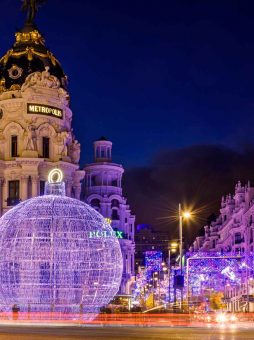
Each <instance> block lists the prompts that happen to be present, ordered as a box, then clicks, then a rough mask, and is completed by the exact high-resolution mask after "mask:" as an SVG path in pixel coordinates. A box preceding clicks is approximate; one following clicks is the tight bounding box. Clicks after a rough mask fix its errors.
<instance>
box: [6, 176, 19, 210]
mask: <svg viewBox="0 0 254 340" xmlns="http://www.w3.org/2000/svg"><path fill="white" fill-rule="evenodd" d="M8 189H9V190H8V191H9V195H8V198H7V205H8V206H14V205H16V204H18V203H19V181H9V188H8Z"/></svg>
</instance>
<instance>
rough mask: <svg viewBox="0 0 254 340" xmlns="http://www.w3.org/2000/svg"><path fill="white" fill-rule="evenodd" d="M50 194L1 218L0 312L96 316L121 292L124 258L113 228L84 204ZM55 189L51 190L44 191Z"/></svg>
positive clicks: (55, 188) (57, 188) (58, 186)
mask: <svg viewBox="0 0 254 340" xmlns="http://www.w3.org/2000/svg"><path fill="white" fill-rule="evenodd" d="M61 185H63V183H60V184H59V183H57V184H49V183H47V189H46V192H48V189H50V192H51V193H53V194H50V195H45V196H41V197H35V198H32V199H29V200H26V201H24V202H22V203H20V204H19V205H17V206H16V207H14V208H13V209H11V210H10V211H8V212H7V213H6V214H5V215H3V216H2V218H1V219H0V249H1V252H0V309H1V310H7V311H10V310H11V309H12V307H13V306H14V305H17V306H18V307H19V308H20V310H21V311H40V312H41V311H55V312H65V313H82V312H83V313H88V312H97V311H98V309H99V308H100V307H101V306H103V305H105V304H107V303H109V301H110V300H111V299H112V298H113V297H114V295H115V294H116V293H117V291H118V289H119V285H120V282H121V276H122V255H121V249H120V246H119V242H118V240H117V238H116V236H115V234H114V232H113V229H112V228H111V226H110V225H109V224H108V223H106V221H105V219H104V218H103V217H102V216H101V215H100V214H99V213H98V212H97V211H95V210H94V209H93V208H91V207H90V206H88V205H87V204H85V203H83V202H81V201H79V200H76V199H72V198H69V197H66V196H60V195H56V194H58V193H59V192H60V193H61V192H62V191H63V189H62V186H61ZM48 186H53V187H48Z"/></svg>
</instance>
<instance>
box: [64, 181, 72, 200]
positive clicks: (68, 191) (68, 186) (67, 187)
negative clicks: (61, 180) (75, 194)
mask: <svg viewBox="0 0 254 340" xmlns="http://www.w3.org/2000/svg"><path fill="white" fill-rule="evenodd" d="M71 188H72V183H71V181H70V180H67V181H66V182H65V190H66V196H68V197H71Z"/></svg>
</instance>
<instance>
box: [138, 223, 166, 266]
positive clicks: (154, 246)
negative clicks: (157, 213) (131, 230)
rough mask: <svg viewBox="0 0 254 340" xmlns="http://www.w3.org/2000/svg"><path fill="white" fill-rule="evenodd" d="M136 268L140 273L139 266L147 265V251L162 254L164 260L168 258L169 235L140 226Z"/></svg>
mask: <svg viewBox="0 0 254 340" xmlns="http://www.w3.org/2000/svg"><path fill="white" fill-rule="evenodd" d="M135 243H136V250H135V264H136V265H135V267H136V271H138V267H139V266H144V265H145V253H146V252H147V251H160V252H162V259H163V260H166V259H167V258H168V249H169V235H167V234H166V233H162V232H160V231H157V230H154V228H153V227H152V226H151V225H148V224H139V225H138V226H137V228H136V233H135Z"/></svg>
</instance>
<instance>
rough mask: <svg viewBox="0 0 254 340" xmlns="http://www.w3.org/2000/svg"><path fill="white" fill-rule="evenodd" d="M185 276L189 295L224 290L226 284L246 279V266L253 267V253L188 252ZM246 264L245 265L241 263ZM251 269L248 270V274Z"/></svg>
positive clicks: (241, 281)
mask: <svg viewBox="0 0 254 340" xmlns="http://www.w3.org/2000/svg"><path fill="white" fill-rule="evenodd" d="M187 257H188V258H189V259H188V265H187V268H186V273H185V274H186V276H187V279H188V282H187V284H188V287H187V289H188V290H189V295H190V296H193V295H194V296H199V295H202V294H204V292H205V291H210V290H214V291H224V289H225V286H226V285H230V286H236V285H240V284H241V283H243V282H244V281H245V280H246V275H247V271H246V268H249V269H250V268H253V264H254V261H253V255H252V254H249V255H247V254H245V255H244V256H243V255H242V256H240V255H236V254H231V253H227V254H221V253H212V252H210V253H189V254H188V255H187ZM243 264H246V265H243ZM250 274H251V270H249V271H248V275H250Z"/></svg>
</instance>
